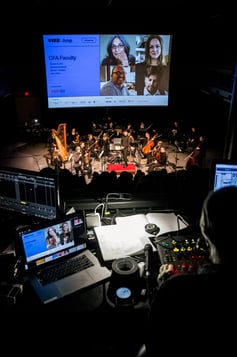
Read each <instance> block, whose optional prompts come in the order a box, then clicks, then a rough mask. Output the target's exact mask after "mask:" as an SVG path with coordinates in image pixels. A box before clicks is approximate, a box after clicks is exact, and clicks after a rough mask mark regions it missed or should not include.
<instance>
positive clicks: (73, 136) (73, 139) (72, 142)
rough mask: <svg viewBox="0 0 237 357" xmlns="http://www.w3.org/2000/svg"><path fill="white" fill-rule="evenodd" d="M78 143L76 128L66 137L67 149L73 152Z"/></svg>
mask: <svg viewBox="0 0 237 357" xmlns="http://www.w3.org/2000/svg"><path fill="white" fill-rule="evenodd" d="M79 141H80V135H79V133H78V131H77V130H76V128H75V127H73V128H72V129H71V132H70V134H69V136H68V144H69V149H71V150H72V151H74V150H75V148H76V146H77V145H78V144H79Z"/></svg>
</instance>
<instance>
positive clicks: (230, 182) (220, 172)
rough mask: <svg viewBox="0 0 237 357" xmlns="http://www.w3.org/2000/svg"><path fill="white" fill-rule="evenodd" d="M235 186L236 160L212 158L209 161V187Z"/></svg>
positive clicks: (236, 175) (236, 181) (236, 177)
mask: <svg viewBox="0 0 237 357" xmlns="http://www.w3.org/2000/svg"><path fill="white" fill-rule="evenodd" d="M225 186H237V161H235V162H234V161H230V160H218V159H214V160H212V162H211V172H210V189H211V190H214V191H216V190H218V189H220V188H222V187H225Z"/></svg>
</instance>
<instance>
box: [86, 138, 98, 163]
mask: <svg viewBox="0 0 237 357" xmlns="http://www.w3.org/2000/svg"><path fill="white" fill-rule="evenodd" d="M96 149H97V140H96V139H95V137H94V136H93V135H92V133H89V134H87V141H86V151H87V152H89V153H90V157H91V158H95V159H97V158H98V151H97V150H96Z"/></svg>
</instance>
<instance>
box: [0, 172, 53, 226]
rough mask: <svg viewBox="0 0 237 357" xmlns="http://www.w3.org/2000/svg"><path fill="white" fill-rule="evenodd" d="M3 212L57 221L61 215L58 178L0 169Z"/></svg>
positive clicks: (0, 192)
mask: <svg viewBox="0 0 237 357" xmlns="http://www.w3.org/2000/svg"><path fill="white" fill-rule="evenodd" d="M0 209H4V210H7V211H13V212H17V213H22V214H25V215H29V216H34V217H39V218H43V219H47V220H49V219H54V218H57V217H58V216H59V213H60V195H59V186H58V176H57V174H56V173H55V174H54V173H52V174H51V173H48V172H47V173H45V172H35V171H30V170H22V169H18V168H11V167H0Z"/></svg>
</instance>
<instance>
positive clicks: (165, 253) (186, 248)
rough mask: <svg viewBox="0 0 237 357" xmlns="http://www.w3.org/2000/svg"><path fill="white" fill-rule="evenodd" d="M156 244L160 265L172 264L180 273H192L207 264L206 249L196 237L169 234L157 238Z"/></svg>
mask: <svg viewBox="0 0 237 357" xmlns="http://www.w3.org/2000/svg"><path fill="white" fill-rule="evenodd" d="M155 243H156V247H157V251H158V255H159V259H160V263H161V264H166V263H171V264H173V265H174V266H175V268H176V269H177V270H178V271H180V272H190V273H192V272H195V271H196V270H197V268H198V266H200V265H203V264H205V263H207V259H206V254H207V251H206V247H205V246H204V245H203V244H200V242H199V238H198V237H195V236H194V235H191V236H188V235H185V236H181V235H172V234H167V235H163V236H160V237H157V238H156V241H155Z"/></svg>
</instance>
